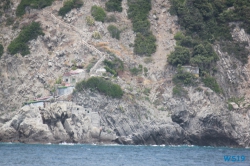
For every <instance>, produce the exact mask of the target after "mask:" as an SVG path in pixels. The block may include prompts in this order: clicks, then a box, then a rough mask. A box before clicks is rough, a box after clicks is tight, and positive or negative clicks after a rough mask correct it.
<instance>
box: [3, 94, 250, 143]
mask: <svg viewBox="0 0 250 166" xmlns="http://www.w3.org/2000/svg"><path fill="white" fill-rule="evenodd" d="M211 95H212V94H211ZM194 96H199V95H197V94H196V95H194ZM191 97H192V96H191ZM210 97H211V101H213V102H215V100H216V98H215V97H212V96H210ZM125 98H126V97H124V98H123V99H122V100H120V99H112V98H109V97H105V96H103V95H101V94H98V93H95V92H91V91H85V92H84V93H82V94H80V93H77V94H75V95H74V99H73V100H74V102H56V103H51V104H50V105H49V106H47V107H46V108H37V107H33V106H24V107H22V109H21V110H20V111H19V112H17V113H16V114H15V115H14V116H13V117H12V118H7V116H6V115H5V117H1V122H2V124H1V125H0V141H19V142H26V143H32V142H41V143H48V142H51V143H59V142H74V143H77V142H79V143H118V144H125V145H127V144H136V145H138V144H140V145H149V144H157V145H161V144H165V145H176V144H193V145H202V146H233V147H248V146H250V138H249V133H250V128H249V126H250V111H248V112H247V113H246V114H245V115H243V114H240V113H236V112H233V111H227V110H223V109H222V108H220V107H218V108H214V107H213V105H211V106H209V107H207V108H206V107H204V108H203V109H202V110H195V109H193V108H192V107H190V105H189V104H187V102H186V101H182V104H180V103H175V104H176V105H172V107H173V108H174V109H173V110H172V114H171V116H165V117H161V116H162V115H161V114H160V113H159V111H157V110H154V109H152V108H149V107H146V103H144V104H143V103H140V102H138V101H136V100H132V99H125ZM191 100H193V99H192V98H191ZM193 102H196V101H193ZM200 102H201V101H200ZM209 108H210V109H209ZM3 121H4V122H3Z"/></svg>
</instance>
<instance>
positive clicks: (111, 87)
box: [76, 77, 123, 98]
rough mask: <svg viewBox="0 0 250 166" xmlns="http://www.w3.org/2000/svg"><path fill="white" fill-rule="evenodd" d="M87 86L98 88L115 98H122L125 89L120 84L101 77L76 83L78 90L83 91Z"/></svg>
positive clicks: (99, 90)
mask: <svg viewBox="0 0 250 166" xmlns="http://www.w3.org/2000/svg"><path fill="white" fill-rule="evenodd" d="M86 88H89V89H93V90H97V91H98V92H100V93H103V94H104V95H107V96H111V97H113V98H121V97H122V95H123V91H122V89H121V87H120V86H119V85H117V84H114V83H112V82H111V81H107V80H105V79H103V78H101V77H91V78H89V79H88V80H87V81H85V80H83V81H81V82H79V83H77V84H76V91H78V92H81V91H82V90H83V89H86Z"/></svg>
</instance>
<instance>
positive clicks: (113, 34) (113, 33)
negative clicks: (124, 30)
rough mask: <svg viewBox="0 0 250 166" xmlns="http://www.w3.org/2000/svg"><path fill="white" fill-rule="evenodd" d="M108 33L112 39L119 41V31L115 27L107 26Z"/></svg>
mask: <svg viewBox="0 0 250 166" xmlns="http://www.w3.org/2000/svg"><path fill="white" fill-rule="evenodd" d="M108 31H109V33H110V35H111V37H112V38H116V39H118V40H119V39H120V33H121V31H120V30H119V29H118V28H117V27H116V26H115V25H109V26H108Z"/></svg>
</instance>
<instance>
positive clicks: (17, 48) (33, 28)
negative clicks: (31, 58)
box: [7, 22, 44, 55]
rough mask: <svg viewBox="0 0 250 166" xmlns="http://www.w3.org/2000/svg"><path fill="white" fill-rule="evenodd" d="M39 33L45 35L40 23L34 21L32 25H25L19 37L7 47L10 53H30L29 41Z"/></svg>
mask: <svg viewBox="0 0 250 166" xmlns="http://www.w3.org/2000/svg"><path fill="white" fill-rule="evenodd" d="M39 35H44V33H43V32H42V28H41V27H40V23H38V22H32V23H31V24H30V25H28V26H26V27H24V28H23V29H22V30H21V32H20V33H19V35H18V37H17V38H15V39H14V40H13V41H12V42H11V43H10V45H9V46H8V48H7V49H8V51H9V53H10V54H11V55H13V54H16V53H21V55H27V54H29V53H30V52H29V47H28V45H27V44H28V42H29V41H30V40H33V39H36V38H37V37H38V36H39Z"/></svg>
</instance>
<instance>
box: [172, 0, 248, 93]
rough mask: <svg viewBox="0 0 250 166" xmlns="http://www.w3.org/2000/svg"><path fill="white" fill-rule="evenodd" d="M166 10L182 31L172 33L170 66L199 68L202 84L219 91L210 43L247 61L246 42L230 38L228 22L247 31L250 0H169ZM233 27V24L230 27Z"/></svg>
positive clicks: (214, 59) (214, 56)
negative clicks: (235, 23) (174, 44)
mask: <svg viewBox="0 0 250 166" xmlns="http://www.w3.org/2000/svg"><path fill="white" fill-rule="evenodd" d="M171 3H172V6H171V8H170V13H171V14H175V15H177V16H178V21H179V24H180V25H181V28H182V31H183V33H177V34H175V40H176V41H177V46H176V48H175V51H173V52H172V53H171V54H170V55H169V56H168V62H169V63H170V64H172V65H174V66H177V65H193V66H198V67H199V68H200V76H201V77H202V79H201V80H202V81H203V83H204V85H205V86H207V87H209V88H211V89H212V90H213V91H215V92H217V93H221V92H222V91H221V88H220V87H219V85H218V83H217V82H216V80H215V79H214V78H213V77H212V74H213V72H212V70H213V69H214V67H215V65H216V61H217V60H218V56H217V55H216V53H215V52H214V51H213V48H212V44H214V43H215V42H216V43H219V44H220V45H221V48H222V50H223V51H225V52H228V53H229V54H230V55H234V56H235V57H236V58H237V59H238V60H239V61H241V62H242V63H243V64H246V63H247V61H248V54H249V52H248V51H247V50H246V48H245V46H246V43H239V42H238V41H237V42H236V41H234V40H233V39H232V36H231V34H230V27H229V22H240V24H241V25H240V26H241V27H243V28H245V30H246V31H247V32H248V33H249V32H250V28H249V27H250V21H249V20H250V2H249V1H247V0H241V1H236V0H181V1H180V0H171ZM231 28H233V26H232V27H231Z"/></svg>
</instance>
